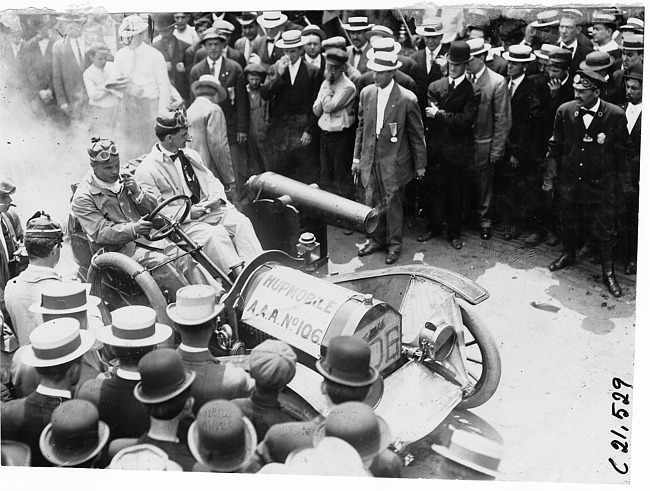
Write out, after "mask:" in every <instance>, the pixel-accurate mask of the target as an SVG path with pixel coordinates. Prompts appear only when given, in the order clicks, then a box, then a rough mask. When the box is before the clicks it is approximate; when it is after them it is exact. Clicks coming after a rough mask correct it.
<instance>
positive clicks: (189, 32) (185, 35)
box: [174, 26, 201, 44]
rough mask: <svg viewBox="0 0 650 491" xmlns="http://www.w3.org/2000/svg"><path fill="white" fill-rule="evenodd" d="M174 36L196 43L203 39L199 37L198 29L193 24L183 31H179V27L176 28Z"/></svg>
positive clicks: (189, 42)
mask: <svg viewBox="0 0 650 491" xmlns="http://www.w3.org/2000/svg"><path fill="white" fill-rule="evenodd" d="M174 36H175V37H176V39H180V40H181V41H185V42H186V43H188V44H196V43H198V42H199V41H200V40H201V38H199V35H198V34H197V33H196V29H194V28H193V27H192V26H187V27H186V28H185V30H184V31H183V32H181V31H179V30H178V29H174Z"/></svg>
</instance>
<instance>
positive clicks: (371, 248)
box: [357, 242, 383, 257]
mask: <svg viewBox="0 0 650 491" xmlns="http://www.w3.org/2000/svg"><path fill="white" fill-rule="evenodd" d="M382 249H383V247H382V246H380V245H379V244H377V243H375V242H369V243H367V244H366V245H365V246H363V247H362V248H361V249H359V252H358V253H357V254H359V257H364V256H369V255H370V254H372V253H373V252H377V251H381V250H382Z"/></svg>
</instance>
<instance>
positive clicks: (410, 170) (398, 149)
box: [354, 83, 427, 192]
mask: <svg viewBox="0 0 650 491" xmlns="http://www.w3.org/2000/svg"><path fill="white" fill-rule="evenodd" d="M377 90H378V89H377V86H375V85H371V86H368V87H366V88H365V89H363V90H362V91H361V95H360V97H359V100H360V103H359V125H358V127H357V134H356V140H355V143H354V158H357V159H359V167H360V171H361V183H362V184H363V185H364V186H367V185H368V181H369V180H370V172H371V170H372V166H373V165H376V166H378V167H379V169H380V170H381V177H382V181H383V184H384V188H385V189H386V191H387V192H395V191H396V190H397V189H399V188H401V187H403V186H405V185H406V184H407V183H408V182H409V181H410V180H411V179H413V176H414V175H415V170H416V169H424V168H425V167H426V166H427V151H426V145H425V143H424V125H423V124H422V117H421V116H420V108H419V107H418V102H417V98H416V97H415V94H414V93H413V92H411V91H410V90H407V89H405V88H403V87H400V85H399V84H397V83H395V84H394V85H393V89H392V90H391V93H390V96H389V97H388V102H387V104H386V110H385V112H384V123H383V126H382V129H381V132H380V134H379V135H378V136H379V138H377V135H376V122H377ZM391 123H392V124H395V125H396V126H397V128H396V138H397V141H396V142H394V141H391V131H390V125H391Z"/></svg>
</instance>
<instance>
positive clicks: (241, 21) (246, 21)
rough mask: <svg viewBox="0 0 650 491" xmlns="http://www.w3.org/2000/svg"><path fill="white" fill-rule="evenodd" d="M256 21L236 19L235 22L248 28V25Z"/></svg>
mask: <svg viewBox="0 0 650 491" xmlns="http://www.w3.org/2000/svg"><path fill="white" fill-rule="evenodd" d="M256 20H257V19H256V18H255V19H250V20H244V19H242V18H241V17H237V22H239V24H240V25H242V26H248V25H250V24H252V23H253V22H255V21H256Z"/></svg>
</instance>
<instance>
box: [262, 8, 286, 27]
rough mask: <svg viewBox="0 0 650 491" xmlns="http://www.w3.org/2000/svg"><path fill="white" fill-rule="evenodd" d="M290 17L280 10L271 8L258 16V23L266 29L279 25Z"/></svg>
mask: <svg viewBox="0 0 650 491" xmlns="http://www.w3.org/2000/svg"><path fill="white" fill-rule="evenodd" d="M287 19H288V17H287V16H286V15H284V14H283V13H282V12H280V11H279V10H270V11H267V12H262V15H260V16H259V17H258V18H257V23H258V24H259V25H260V26H262V27H263V28H265V29H273V28H274V27H279V26H281V25H282V24H284V23H285V22H286V21H287Z"/></svg>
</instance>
